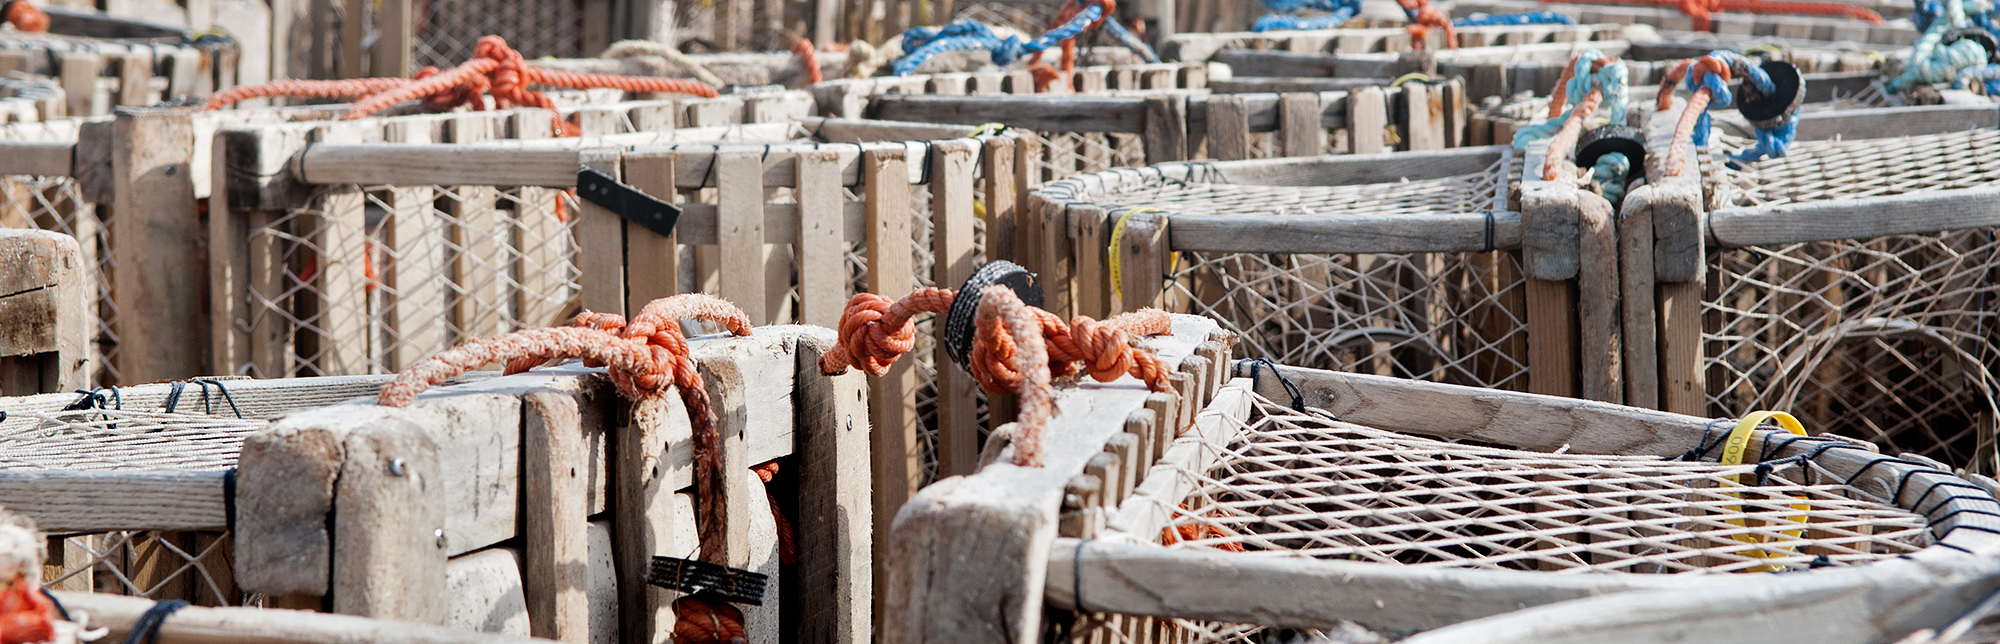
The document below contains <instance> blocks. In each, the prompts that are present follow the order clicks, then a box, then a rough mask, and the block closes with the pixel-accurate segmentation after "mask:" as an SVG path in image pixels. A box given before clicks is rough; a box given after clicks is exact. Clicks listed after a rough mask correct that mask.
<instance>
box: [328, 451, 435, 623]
mask: <svg viewBox="0 0 2000 644" xmlns="http://www.w3.org/2000/svg"><path fill="white" fill-rule="evenodd" d="M343 448H344V458H343V460H342V462H341V467H340V476H339V478H338V479H337V481H336V482H335V485H334V495H333V521H332V524H333V552H334V558H333V572H332V581H333V611H334V612H337V613H345V614H349V615H361V616H364V617H376V618H381V619H394V620H399V621H406V622H418V623H424V624H441V623H443V622H444V618H445V612H444V609H445V595H444V581H445V579H444V577H445V572H444V563H445V550H446V546H447V543H446V539H445V536H444V535H445V530H444V523H445V514H446V511H447V510H446V508H445V505H444V498H443V495H442V494H440V492H442V490H441V489H440V488H441V486H437V485H431V483H435V482H437V481H438V480H439V478H440V477H441V475H442V474H443V470H441V469H440V466H441V465H442V464H441V462H440V461H439V460H438V456H439V453H438V447H437V444H436V443H434V442H432V441H431V439H430V437H429V436H426V435H425V432H424V430H423V429H422V427H421V426H420V425H418V424H416V423H414V422H409V421H404V422H397V421H396V420H395V419H394V417H393V416H389V415H385V416H384V417H383V418H382V419H381V420H379V421H377V422H371V423H367V424H363V425H357V426H355V427H354V428H353V429H351V430H349V431H348V432H347V435H346V437H345V440H344V441H343Z"/></svg>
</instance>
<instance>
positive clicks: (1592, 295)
mask: <svg viewBox="0 0 2000 644" xmlns="http://www.w3.org/2000/svg"><path fill="white" fill-rule="evenodd" d="M1576 196H1577V206H1578V208H1577V232H1578V236H1577V251H1578V252H1577V265H1578V267H1579V270H1578V271H1577V276H1576V290H1577V328H1578V333H1577V340H1578V341H1579V342H1580V345H1579V347H1578V349H1577V355H1578V358H1579V360H1578V369H1579V370H1578V375H1579V378H1578V384H1579V386H1580V387H1581V389H1580V393H1581V394H1582V395H1583V397H1584V398H1587V399H1590V400H1601V401H1604V402H1608V403H1613V404H1630V401H1631V398H1630V396H1629V395H1628V393H1627V388H1626V382H1627V378H1628V376H1627V375H1626V373H1625V365H1626V364H1627V363H1626V362H1625V360H1624V358H1625V355H1626V354H1625V352H1624V351H1623V349H1622V347H1625V346H1629V344H1630V343H1632V342H1633V340H1632V339H1630V338H1629V336H1628V334H1629V333H1630V331H1629V326H1628V327H1627V328H1625V329H1621V328H1620V326H1619V315H1618V311H1619V309H1618V306H1619V303H1620V301H1621V299H1620V297H1619V293H1620V283H1619V266H1618V260H1619V252H1618V251H1619V247H1618V233H1619V230H1618V227H1617V225H1616V224H1615V223H1614V221H1615V220H1614V219H1613V218H1612V217H1613V216H1612V212H1611V204H1610V203H1609V202H1606V201H1605V200H1604V198H1603V197H1599V196H1597V195H1595V194H1592V193H1587V192H1583V191H1580V190H1579V191H1577V195H1576ZM1524 200H1525V197H1524ZM1626 286H1627V288H1625V289H1624V293H1625V297H1624V298H1623V301H1626V302H1629V301H1630V300H1632V299H1633V298H1638V297H1644V296H1643V295H1641V293H1650V292H1651V289H1650V288H1649V289H1647V290H1646V291H1643V292H1642V291H1636V290H1633V289H1631V288H1629V286H1630V282H1629V281H1628V282H1626ZM1628 306H1629V305H1628ZM1627 310H1628V311H1629V310H1630V309H1629V308H1628V309H1627ZM1628 321H1629V320H1628ZM1647 344H1649V345H1650V343H1647ZM1630 378H1632V379H1634V380H1637V379H1638V376H1637V375H1636V374H1635V375H1633V376H1630ZM1642 406H1644V405H1642Z"/></svg>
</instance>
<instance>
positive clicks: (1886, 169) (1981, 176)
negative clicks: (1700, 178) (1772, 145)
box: [1704, 128, 2000, 207]
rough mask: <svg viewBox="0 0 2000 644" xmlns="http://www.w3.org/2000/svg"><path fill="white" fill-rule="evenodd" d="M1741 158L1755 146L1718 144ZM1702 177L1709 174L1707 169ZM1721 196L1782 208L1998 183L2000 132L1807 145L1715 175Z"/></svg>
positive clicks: (1732, 140)
mask: <svg viewBox="0 0 2000 644" xmlns="http://www.w3.org/2000/svg"><path fill="white" fill-rule="evenodd" d="M1720 138H1721V140H1720V141H1719V142H1720V143H1721V147H1722V148H1723V149H1724V150H1726V151H1728V152H1730V153H1735V152H1737V151H1739V150H1741V149H1743V148H1746V147H1749V146H1750V145H1751V144H1754V143H1755V141H1748V140H1744V139H1740V138H1736V137H1727V136H1725V137H1720ZM1704 170H1710V169H1709V168H1704ZM1713 170H1714V172H1715V176H1716V178H1717V180H1718V185H1719V186H1720V187H1721V191H1720V193H1719V194H1717V195H1716V196H1715V197H1714V198H1712V199H1711V202H1712V203H1719V204H1722V207H1728V206H1758V205H1782V204H1789V203H1805V202H1812V201H1829V200H1834V199H1860V198H1865V197H1885V196H1890V195H1898V194H1904V193H1910V192H1926V191H1934V190H1952V189H1959V188H1972V187H1977V186H1984V185H1991V184H1993V183H1995V182H2000V129H1993V128H1982V129H1978V130H1967V131H1964V132H1951V133H1946V134H1931V135H1924V136H1906V137H1898V138H1890V139H1854V140H1843V141H1809V142H1802V143H1797V144H1794V145H1793V147H1792V150H1791V154H1789V155H1787V156H1784V157H1780V158H1776V159H1765V160H1763V161H1759V162H1757V164H1756V165H1754V166H1751V167H1750V168H1749V169H1746V170H1743V171H1731V170H1727V169H1726V168H1725V167H1722V166H1717V167H1716V168H1714V169H1713Z"/></svg>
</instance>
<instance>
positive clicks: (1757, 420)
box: [1719, 411, 1811, 572]
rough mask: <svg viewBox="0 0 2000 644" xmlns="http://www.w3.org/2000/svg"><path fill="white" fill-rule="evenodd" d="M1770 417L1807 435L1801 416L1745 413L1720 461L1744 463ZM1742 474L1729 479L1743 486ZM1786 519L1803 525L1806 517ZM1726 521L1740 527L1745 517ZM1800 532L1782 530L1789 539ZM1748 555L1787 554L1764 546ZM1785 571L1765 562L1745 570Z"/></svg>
mask: <svg viewBox="0 0 2000 644" xmlns="http://www.w3.org/2000/svg"><path fill="white" fill-rule="evenodd" d="M1767 420H1770V421H1776V422H1777V423H1778V426H1779V427H1781V428H1784V430H1785V431H1788V432H1791V433H1793V434H1798V435H1800V436H1804V435H1806V428H1805V426H1804V425H1802V424H1800V423H1799V419H1797V418H1793V417H1792V415H1791V414H1787V413H1785V412H1782V411H1759V412H1751V413H1750V415H1748V416H1744V417H1743V419H1742V420H1740V421H1737V422H1736V428H1735V429H1732V430H1730V431H1729V440H1728V442H1726V443H1724V444H1723V448H1722V458H1721V460H1720V461H1719V462H1720V463H1721V464H1722V465H1741V464H1743V452H1744V451H1745V450H1747V449H1748V448H1749V446H1750V439H1751V437H1753V436H1755V435H1756V431H1757V427H1758V426H1760V425H1763V424H1764V421H1767ZM1742 476H1743V475H1741V474H1731V475H1729V482H1730V483H1734V484H1737V485H1742ZM1723 494H1727V495H1729V496H1731V497H1734V498H1738V499H1740V498H1743V497H1742V496H1741V494H1740V493H1738V492H1724V493H1723ZM1793 498H1798V497H1793ZM1791 508H1792V509H1794V510H1798V511H1800V512H1805V511H1807V510H1809V509H1811V507H1810V506H1807V505H1804V504H1792V506H1791ZM1722 509H1723V510H1725V511H1729V512H1742V511H1743V506H1741V505H1726V506H1723V508H1722ZM1786 518H1787V519H1790V520H1791V521H1792V522H1793V523H1800V524H1803V523H1805V522H1806V517H1805V516H1804V515H1799V516H1792V517H1786ZM1727 521H1728V523H1729V524H1730V525H1733V526H1739V527H1740V526H1744V525H1745V523H1744V522H1743V519H1741V518H1736V519H1728V520H1727ZM1801 532H1804V529H1803V528H1801V529H1798V530H1785V531H1782V532H1780V534H1783V535H1785V536H1786V537H1789V538H1793V539H1797V538H1798V537H1799V534H1800V533H1801ZM1734 538H1735V539H1736V540H1737V541H1741V542H1743V543H1750V544H1762V543H1765V541H1764V540H1763V539H1761V538H1759V537H1756V536H1752V535H1747V534H1739V535H1734ZM1784 551H1785V552H1787V553H1789V552H1791V548H1784ZM1747 554H1749V555H1750V556H1752V557H1756V558H1758V559H1773V558H1777V557H1781V556H1784V555H1782V554H1780V553H1776V552H1772V551H1769V550H1762V549H1759V550H1752V551H1749V552H1748V553H1747ZM1782 570H1784V568H1783V567H1781V566H1778V565H1776V564H1764V565H1760V566H1752V567H1750V568H1749V569H1747V570H1746V572H1779V571H1782Z"/></svg>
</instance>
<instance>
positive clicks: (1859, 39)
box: [1451, 0, 1921, 45]
mask: <svg viewBox="0 0 2000 644" xmlns="http://www.w3.org/2000/svg"><path fill="white" fill-rule="evenodd" d="M1848 4H1854V5H1856V6H1861V7H1865V8H1868V9H1871V10H1874V11H1875V12H1876V13H1879V14H1881V15H1882V17H1883V18H1885V19H1895V18H1905V17H1908V16H1909V14H1910V7H1909V6H1907V5H1902V4H1896V3H1888V2H1873V1H1868V0H1859V1H1855V2H1849V3H1848ZM1548 10H1553V11H1558V12H1561V13H1563V14H1566V15H1569V16H1571V17H1573V18H1575V19H1576V20H1577V21H1578V22H1583V23H1617V24H1623V25H1630V24H1645V25H1653V26H1655V27H1658V28H1660V29H1662V30H1665V31H1667V32H1670V33H1671V32H1689V31H1692V30H1693V29H1694V22H1693V20H1691V19H1690V18H1689V17H1688V16H1687V15H1686V14H1683V13H1681V12H1680V11H1679V10H1677V9H1673V8H1655V7H1635V6H1618V5H1607V4H1576V5H1559V6H1553V7H1550V6H1543V5H1541V4H1539V3H1535V2H1520V1H1517V0H1481V1H1479V2H1468V3H1460V4H1458V5H1456V6H1454V7H1453V8H1452V11H1451V13H1452V16H1453V17H1465V16H1469V15H1472V14H1474V13H1493V14H1500V13H1521V12H1529V11H1548ZM1711 20H1712V21H1713V22H1712V25H1713V30H1714V33H1715V34H1716V35H1722V36H1734V37H1738V38H1745V39H1747V38H1750V37H1754V36H1765V37H1777V38H1783V39H1785V40H1788V41H1792V42H1793V43H1794V44H1797V45H1808V44H1812V43H1806V42H1800V41H1818V43H1819V44H1828V45H1830V44H1832V43H1834V42H1840V41H1846V42H1852V43H1862V44H1877V45H1901V44H1903V43H1908V42H1915V41H1916V38H1917V36H1919V35H1921V34H1919V33H1917V32H1916V31H1915V30H1914V29H1913V28H1912V27H1910V26H1907V25H1903V26H1897V25H1871V24H1868V23H1866V22H1861V21H1858V20H1846V19H1842V18H1836V17H1817V16H1797V15H1783V14H1746V13H1720V12H1718V13H1716V14H1714V16H1713V17H1712V18H1711ZM1697 33H1699V32H1697Z"/></svg>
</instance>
